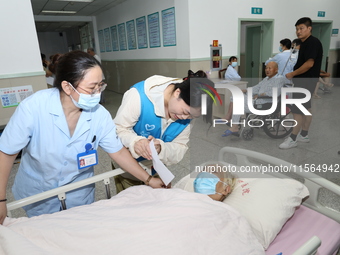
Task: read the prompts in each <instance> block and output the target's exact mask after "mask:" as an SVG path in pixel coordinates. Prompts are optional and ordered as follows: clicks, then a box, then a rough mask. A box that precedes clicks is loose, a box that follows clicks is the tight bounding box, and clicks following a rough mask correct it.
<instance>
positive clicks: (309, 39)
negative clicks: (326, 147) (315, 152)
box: [279, 17, 322, 149]
mask: <svg viewBox="0 0 340 255" xmlns="http://www.w3.org/2000/svg"><path fill="white" fill-rule="evenodd" d="M295 27H296V35H297V37H298V38H299V39H300V40H301V42H302V43H301V46H300V50H299V56H298V59H297V62H296V65H295V66H294V71H293V72H291V73H287V74H286V77H287V78H288V79H292V78H293V77H294V84H295V87H300V88H304V89H307V90H309V91H310V93H311V95H312V94H313V92H314V89H315V86H316V83H317V81H318V77H319V76H320V70H321V61H322V44H321V42H320V41H319V39H317V38H316V37H314V36H312V20H311V19H310V18H308V17H304V18H301V19H299V20H298V21H297V22H296V23H295ZM303 97H304V95H303V94H302V93H293V98H303ZM303 106H304V107H305V108H306V109H307V110H308V111H309V112H310V113H311V107H312V106H311V99H310V100H309V101H308V102H306V103H304V104H303ZM291 110H292V113H293V116H294V120H295V121H296V122H297V125H296V126H295V127H294V128H293V131H292V133H291V135H290V136H289V137H288V138H286V140H285V141H284V142H283V143H281V144H280V146H279V148H280V149H290V148H294V147H296V146H297V142H298V141H299V142H304V143H308V142H309V137H308V130H309V126H310V124H311V122H312V115H304V114H303V113H302V112H301V111H300V109H299V108H298V107H296V105H293V106H292V109H291ZM300 131H301V132H300ZM299 132H300V134H299Z"/></svg>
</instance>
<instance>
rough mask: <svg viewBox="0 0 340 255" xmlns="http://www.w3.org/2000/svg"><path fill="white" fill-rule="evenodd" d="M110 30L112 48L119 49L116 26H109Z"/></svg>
mask: <svg viewBox="0 0 340 255" xmlns="http://www.w3.org/2000/svg"><path fill="white" fill-rule="evenodd" d="M110 32H111V43H112V50H113V51H119V47H118V35H117V26H112V27H110Z"/></svg>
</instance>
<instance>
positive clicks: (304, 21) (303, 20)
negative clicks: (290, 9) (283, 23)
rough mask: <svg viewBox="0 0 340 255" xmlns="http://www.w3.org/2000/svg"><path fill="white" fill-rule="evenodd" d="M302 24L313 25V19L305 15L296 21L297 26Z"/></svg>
mask: <svg viewBox="0 0 340 255" xmlns="http://www.w3.org/2000/svg"><path fill="white" fill-rule="evenodd" d="M301 24H305V25H306V26H307V27H311V26H312V20H311V19H310V18H309V17H303V18H301V19H299V20H298V21H296V23H295V26H298V25H301Z"/></svg>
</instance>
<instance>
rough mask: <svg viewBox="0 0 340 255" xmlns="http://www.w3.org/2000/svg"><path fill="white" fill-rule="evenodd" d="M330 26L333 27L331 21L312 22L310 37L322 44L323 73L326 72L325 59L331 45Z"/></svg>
mask: <svg viewBox="0 0 340 255" xmlns="http://www.w3.org/2000/svg"><path fill="white" fill-rule="evenodd" d="M332 26H333V21H331V20H316V21H312V35H313V36H315V37H317V38H318V39H319V40H320V42H321V43H322V48H323V56H322V65H321V69H322V70H325V71H326V64H327V58H328V54H329V47H330V44H331V36H332ZM313 31H314V33H313Z"/></svg>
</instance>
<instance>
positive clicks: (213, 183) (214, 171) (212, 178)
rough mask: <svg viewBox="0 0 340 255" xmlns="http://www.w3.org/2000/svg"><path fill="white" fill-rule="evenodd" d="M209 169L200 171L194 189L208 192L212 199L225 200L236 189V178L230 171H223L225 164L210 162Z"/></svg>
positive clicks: (204, 192)
mask: <svg viewBox="0 0 340 255" xmlns="http://www.w3.org/2000/svg"><path fill="white" fill-rule="evenodd" d="M206 167H207V168H208V171H205V172H200V173H199V174H198V175H197V177H196V179H195V181H194V191H195V192H196V193H201V194H206V195H208V196H209V197H210V198H211V199H213V200H216V201H221V202H222V201H223V200H224V199H225V198H226V197H227V196H228V195H229V194H230V193H231V192H232V190H233V189H234V187H235V183H236V178H235V176H234V175H233V174H232V173H230V172H228V171H222V170H220V169H223V164H221V163H216V164H209V165H207V166H206Z"/></svg>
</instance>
